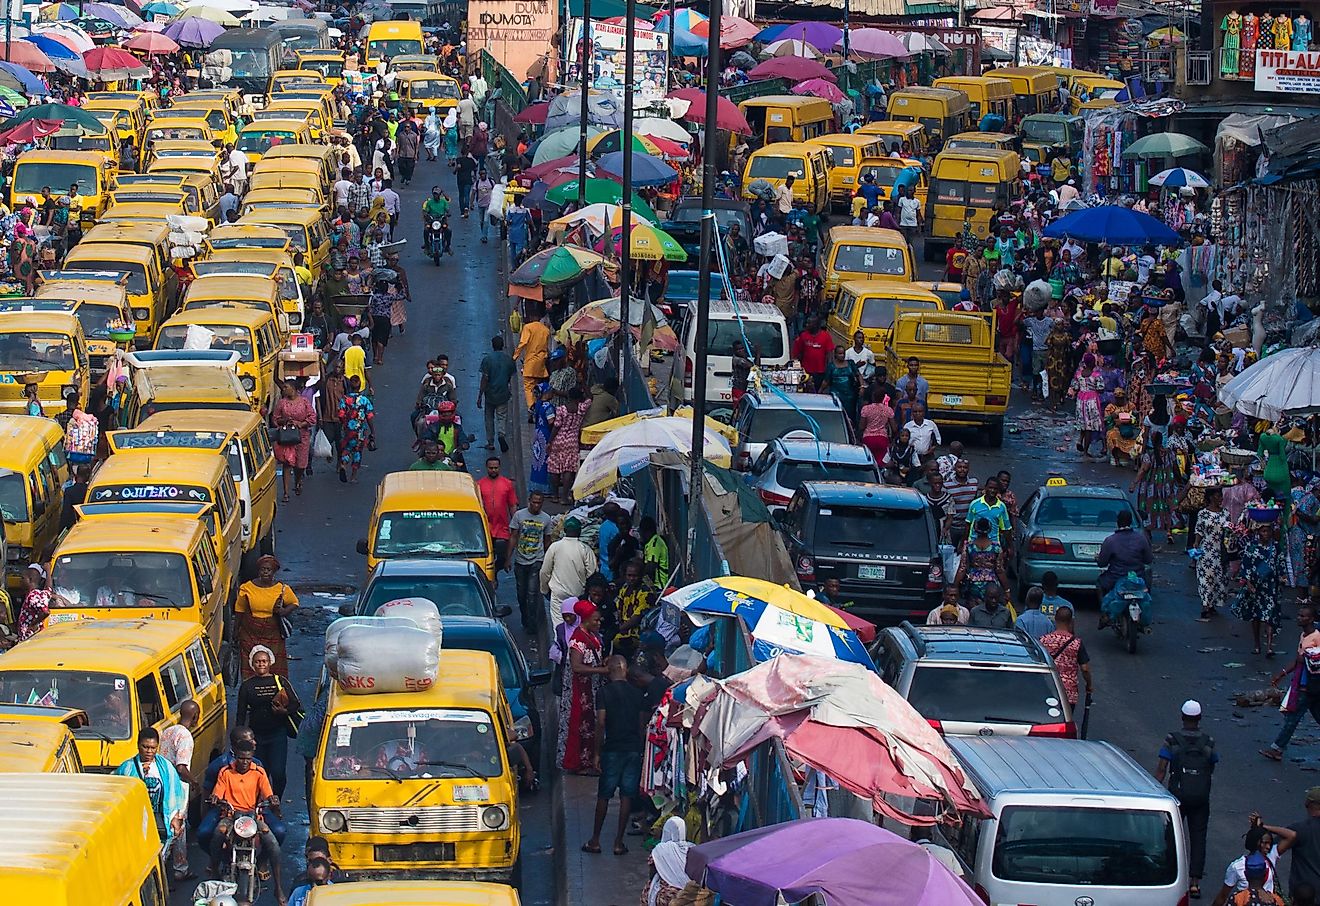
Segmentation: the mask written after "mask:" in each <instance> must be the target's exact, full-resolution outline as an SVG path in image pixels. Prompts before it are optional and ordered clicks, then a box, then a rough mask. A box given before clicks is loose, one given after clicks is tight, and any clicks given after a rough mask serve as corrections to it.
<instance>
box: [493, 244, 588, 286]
mask: <svg viewBox="0 0 1320 906" xmlns="http://www.w3.org/2000/svg"><path fill="white" fill-rule="evenodd" d="M604 260H605V259H604V258H603V257H602V256H600V255H597V254H596V253H595V252H593V251H590V250H588V249H584V248H578V247H577V246H568V245H559V246H555V247H554V248H549V249H546V250H544V251H541V252H537V253H536V254H535V255H533V256H532V257H530V258H528V259H527V260H526V261H524V262H523V263H522V264H520V265H519V266H518V269H517V270H516V271H514V272H513V273H512V274H510V275H509V282H510V283H513V284H515V285H517V286H536V285H537V284H540V285H542V286H555V285H557V284H562V283H572V282H573V281H574V280H580V279H581V278H582V277H584V276H585V275H586V274H587V272H588V271H590V270H591V269H592V268H593V267H596V266H597V265H599V264H601V263H602V262H603V261H604Z"/></svg>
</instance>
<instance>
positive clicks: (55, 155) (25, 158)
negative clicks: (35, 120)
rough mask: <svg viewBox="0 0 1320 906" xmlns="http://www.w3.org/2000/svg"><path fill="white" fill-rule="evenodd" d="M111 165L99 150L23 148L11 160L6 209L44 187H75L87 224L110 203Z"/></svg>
mask: <svg viewBox="0 0 1320 906" xmlns="http://www.w3.org/2000/svg"><path fill="white" fill-rule="evenodd" d="M113 175H114V167H113V165H112V164H110V163H109V162H108V161H107V160H106V158H105V155H104V154H102V153H101V152H99V151H45V150H41V149H34V150H32V151H24V152H23V153H22V154H20V155H19V156H18V159H17V160H16V161H14V170H13V173H12V174H11V175H10V177H9V208H10V210H15V211H16V210H18V208H19V207H20V206H21V205H22V203H23V201H24V200H26V199H27V198H36V197H38V196H40V195H41V189H42V187H43V186H49V187H50V189H51V192H52V193H66V192H67V191H68V190H69V187H70V186H72V185H77V186H78V200H79V203H80V204H81V205H82V214H81V216H80V218H79V219H80V220H81V222H82V223H84V224H90V223H91V222H93V221H95V220H96V219H97V218H99V217H100V216H101V214H102V213H103V212H104V211H105V209H106V205H107V204H109V194H110V188H111V186H112V185H113Z"/></svg>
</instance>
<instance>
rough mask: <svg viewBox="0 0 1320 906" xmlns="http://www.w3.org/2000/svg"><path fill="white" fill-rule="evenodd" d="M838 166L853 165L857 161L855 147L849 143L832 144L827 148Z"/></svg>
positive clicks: (831, 158)
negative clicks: (849, 145)
mask: <svg viewBox="0 0 1320 906" xmlns="http://www.w3.org/2000/svg"><path fill="white" fill-rule="evenodd" d="M825 150H826V151H827V152H828V153H829V155H830V160H832V161H834V166H836V167H851V166H852V165H853V164H854V163H856V162H857V158H856V156H854V153H853V149H852V148H850V147H848V146H847V145H830V146H829V147H828V148H826V149H825Z"/></svg>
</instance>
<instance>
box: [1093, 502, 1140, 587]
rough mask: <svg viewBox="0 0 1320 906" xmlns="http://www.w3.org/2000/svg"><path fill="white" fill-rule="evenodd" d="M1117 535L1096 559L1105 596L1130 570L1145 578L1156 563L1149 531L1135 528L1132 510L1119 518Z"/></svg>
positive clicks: (1107, 539)
mask: <svg viewBox="0 0 1320 906" xmlns="http://www.w3.org/2000/svg"><path fill="white" fill-rule="evenodd" d="M1115 526H1116V527H1115V529H1114V532H1113V534H1111V535H1110V536H1109V537H1108V538H1106V539H1105V540H1104V543H1103V544H1101V545H1100V553H1098V554H1096V558H1095V562H1096V563H1098V564H1099V565H1100V577H1099V578H1098V579H1097V580H1096V585H1097V587H1098V589H1099V591H1100V596H1101V598H1103V597H1104V596H1105V595H1107V594H1109V592H1111V591H1113V589H1114V585H1115V584H1116V583H1117V582H1118V580H1119V579H1121V578H1123V577H1124V576H1126V575H1127V574H1128V573H1136V575H1137V577H1138V578H1140V579H1141V580H1143V581H1145V579H1146V568H1147V567H1148V566H1150V565H1151V564H1152V563H1154V562H1155V554H1154V552H1152V551H1151V549H1150V539H1149V538H1147V537H1146V533H1145V532H1138V531H1136V530H1135V529H1133V527H1132V511H1131V510H1123V511H1122V512H1120V513H1119V514H1118V518H1117V519H1116V520H1115Z"/></svg>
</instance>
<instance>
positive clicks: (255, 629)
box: [234, 554, 298, 679]
mask: <svg viewBox="0 0 1320 906" xmlns="http://www.w3.org/2000/svg"><path fill="white" fill-rule="evenodd" d="M279 568H280V561H278V560H276V559H275V558H274V557H273V556H271V555H270V554H267V555H266V556H264V557H262V558H261V559H260V560H258V561H257V577H256V578H255V579H251V580H249V581H247V582H244V583H243V584H242V585H240V586H239V588H238V597H237V598H236V599H235V601H234V613H236V614H237V615H238V661H239V664H240V665H241V667H242V669H243V679H247V678H248V677H250V676H252V675H253V674H254V671H253V669H252V665H251V662H250V658H249V656H250V654H251V652H252V649H253V648H254V647H256V646H257V645H265V646H266V647H267V648H269V649H270V650H271V651H272V652H274V655H275V663H274V665H273V666H272V668H271V671H272V672H273V673H277V674H279V675H280V676H284V677H287V676H288V675H289V658H288V654H287V652H286V651H285V645H284V633H283V632H281V630H280V620H281V618H283V617H287V616H288V615H289V614H290V613H292V612H293V609H294V608H295V607H297V606H298V596H297V595H295V594H294V593H293V589H292V588H290V587H289V586H287V585H285V584H284V583H283V582H276V581H275V573H276V572H278V571H279Z"/></svg>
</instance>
